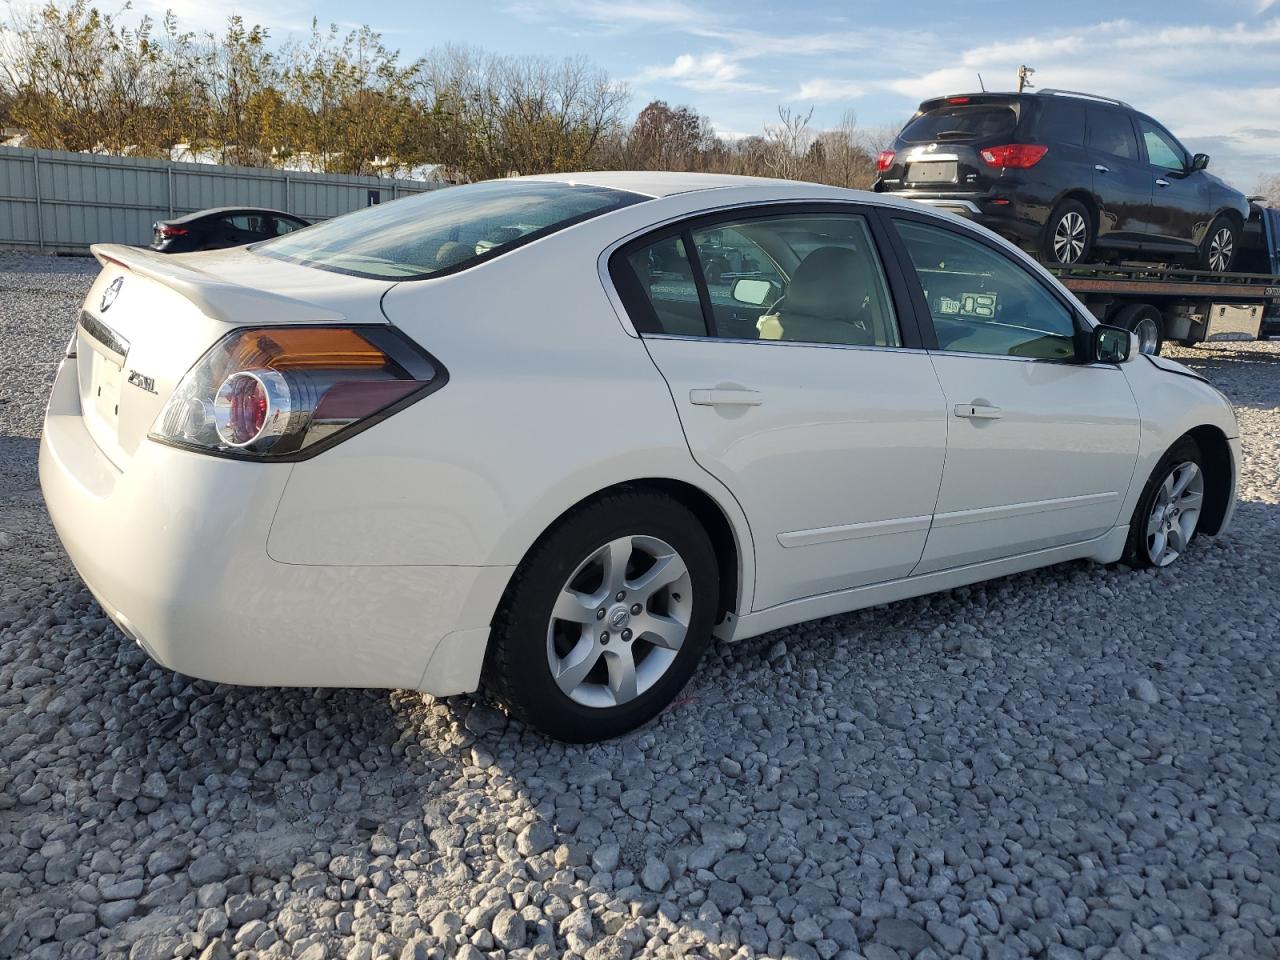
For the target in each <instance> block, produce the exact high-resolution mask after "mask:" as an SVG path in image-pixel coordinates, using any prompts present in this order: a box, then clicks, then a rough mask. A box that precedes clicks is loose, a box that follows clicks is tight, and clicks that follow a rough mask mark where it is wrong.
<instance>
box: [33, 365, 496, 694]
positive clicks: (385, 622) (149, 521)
mask: <svg viewBox="0 0 1280 960" xmlns="http://www.w3.org/2000/svg"><path fill="white" fill-rule="evenodd" d="M75 380H76V372H75V365H74V364H65V363H64V364H63V365H62V367H61V369H60V370H59V372H58V377H57V380H56V382H55V385H54V390H53V395H52V397H51V399H50V404H49V411H48V414H47V417H46V420H45V427H44V431H43V434H42V436H41V443H40V484H41V487H42V489H43V491H44V496H45V500H46V502H47V504H48V507H49V514H50V516H51V517H52V519H53V523H54V526H55V528H56V529H57V531H58V535H59V537H60V538H61V539H62V542H63V544H64V546H65V547H66V550H67V553H68V555H69V556H70V558H71V561H72V563H73V564H74V565H75V567H76V569H77V571H79V573H80V575H81V576H82V578H83V579H84V581H85V584H86V585H87V586H88V587H89V589H90V590H91V591H92V592H93V594H94V596H95V597H97V599H98V601H99V602H100V603H101V605H102V607H103V610H104V611H105V612H106V613H107V614H108V616H110V617H111V618H112V620H114V621H115V622H116V623H117V624H118V625H119V626H120V628H121V630H123V631H124V632H125V633H126V634H127V635H128V636H129V637H130V638H131V639H133V640H134V641H135V642H136V643H138V644H139V646H141V647H142V648H143V649H144V650H145V651H146V652H147V654H148V655H150V656H151V657H152V658H153V659H154V660H156V661H157V662H159V663H160V664H162V665H164V666H166V667H169V668H170V669H173V670H177V671H179V672H181V673H184V674H187V675H189V676H193V677H199V678H202V679H206V680H212V681H216V682H222V683H235V684H248V685H255V686H344V687H389V688H396V687H407V688H415V689H420V690H424V691H426V692H428V693H434V694H438V695H446V694H452V693H461V692H465V691H468V690H472V689H474V688H475V687H476V685H477V683H478V681H479V674H480V668H481V665H482V663H483V658H484V651H485V645H486V643H487V640H488V632H489V631H488V623H489V620H490V618H491V617H492V614H493V610H494V609H495V607H496V606H497V603H498V600H499V598H500V597H501V594H502V591H503V590H504V589H505V587H506V583H507V580H508V579H509V577H510V574H511V570H512V568H510V567H463V566H311V565H305V564H290V563H279V562H277V561H275V560H272V559H271V558H270V557H269V556H268V555H267V551H266V542H267V533H268V530H269V528H270V525H271V519H272V517H273V516H274V513H275V511H276V507H277V505H278V504H279V502H280V500H281V497H282V495H283V493H284V488H285V483H286V481H287V480H288V477H289V473H290V470H291V467H290V465H288V464H256V463H245V462H241V461H234V460H226V459H219V458H216V457H208V456H203V455H200V454H194V453H190V452H187V451H183V450H178V449H175V448H172V447H169V446H166V445H164V444H159V443H155V442H153V441H143V443H142V445H141V446H140V447H139V448H138V450H137V452H136V454H135V456H134V458H133V460H132V461H131V463H130V465H129V468H128V470H127V471H125V472H123V473H122V472H121V471H119V470H118V469H117V468H116V467H115V466H114V465H113V464H112V463H111V462H110V461H109V460H108V459H107V458H106V457H105V456H104V455H103V454H102V453H101V451H100V450H99V449H98V447H97V445H96V444H95V443H94V441H93V439H92V438H91V437H90V435H89V433H88V431H87V429H86V428H85V425H84V420H83V418H82V417H81V415H80V403H79V395H78V390H77V387H76V383H75Z"/></svg>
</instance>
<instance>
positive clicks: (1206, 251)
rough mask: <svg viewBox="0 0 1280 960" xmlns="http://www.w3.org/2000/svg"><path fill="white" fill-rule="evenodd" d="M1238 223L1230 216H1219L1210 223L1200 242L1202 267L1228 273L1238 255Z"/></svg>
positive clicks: (1215, 271)
mask: <svg viewBox="0 0 1280 960" xmlns="http://www.w3.org/2000/svg"><path fill="white" fill-rule="evenodd" d="M1237 245H1238V244H1237V237H1236V225H1235V222H1234V221H1232V220H1231V219H1230V218H1229V217H1218V219H1216V220H1214V221H1213V223H1211V224H1210V225H1209V232H1208V233H1207V234H1205V238H1204V242H1203V243H1201V244H1200V269H1201V270H1212V271H1213V272H1214V273H1226V272H1227V271H1228V270H1230V269H1231V263H1232V261H1233V260H1235V256H1236V246H1237Z"/></svg>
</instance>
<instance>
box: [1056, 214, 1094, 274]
mask: <svg viewBox="0 0 1280 960" xmlns="http://www.w3.org/2000/svg"><path fill="white" fill-rule="evenodd" d="M1088 238H1089V226H1088V224H1086V223H1085V221H1084V217H1082V216H1080V214H1079V213H1077V212H1076V211H1075V210H1068V211H1067V212H1066V213H1064V214H1063V215H1062V218H1061V219H1060V220H1059V221H1058V224H1057V226H1056V227H1054V229H1053V255H1054V257H1056V258H1057V260H1058V262H1059V263H1076V262H1077V261H1079V259H1080V257H1081V256H1083V254H1084V245H1085V241H1086V240H1087V239H1088Z"/></svg>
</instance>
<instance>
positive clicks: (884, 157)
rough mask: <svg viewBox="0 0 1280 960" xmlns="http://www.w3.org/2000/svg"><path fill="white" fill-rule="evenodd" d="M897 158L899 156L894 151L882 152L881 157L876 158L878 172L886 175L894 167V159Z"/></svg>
mask: <svg viewBox="0 0 1280 960" xmlns="http://www.w3.org/2000/svg"><path fill="white" fill-rule="evenodd" d="M896 156H897V154H896V153H894V152H893V151H892V150H881V151H880V155H879V156H878V157H876V170H878V171H879V172H880V173H884V172H885V171H886V170H888V169H889V168H890V167H892V166H893V158H894V157H896Z"/></svg>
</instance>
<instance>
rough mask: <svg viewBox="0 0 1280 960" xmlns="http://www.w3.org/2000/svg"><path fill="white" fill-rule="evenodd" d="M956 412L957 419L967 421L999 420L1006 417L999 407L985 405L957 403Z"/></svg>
mask: <svg viewBox="0 0 1280 960" xmlns="http://www.w3.org/2000/svg"><path fill="white" fill-rule="evenodd" d="M955 410H956V416H957V417H964V418H965V419H966V420H999V419H1000V418H1001V417H1002V416H1003V415H1004V413H1003V411H1001V409H1000V408H999V407H993V406H990V405H989V404H985V403H957V404H956V407H955Z"/></svg>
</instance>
